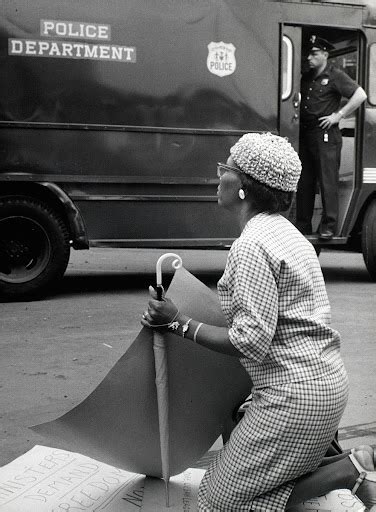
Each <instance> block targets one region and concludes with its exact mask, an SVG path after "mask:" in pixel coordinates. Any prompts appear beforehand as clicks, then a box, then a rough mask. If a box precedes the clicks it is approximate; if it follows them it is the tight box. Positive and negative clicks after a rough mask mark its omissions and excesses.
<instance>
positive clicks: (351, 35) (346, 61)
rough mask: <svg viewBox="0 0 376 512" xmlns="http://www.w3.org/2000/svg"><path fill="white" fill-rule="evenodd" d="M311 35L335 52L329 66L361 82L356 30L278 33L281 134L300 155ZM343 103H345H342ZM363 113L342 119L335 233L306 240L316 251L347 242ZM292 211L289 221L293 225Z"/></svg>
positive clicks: (288, 28)
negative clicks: (302, 85) (304, 75)
mask: <svg viewBox="0 0 376 512" xmlns="http://www.w3.org/2000/svg"><path fill="white" fill-rule="evenodd" d="M311 34H317V35H319V36H320V37H324V38H325V39H327V40H330V41H331V42H332V43H333V45H334V46H335V49H334V50H333V51H332V52H331V53H330V55H329V61H328V62H329V63H332V64H334V65H335V66H336V67H338V68H339V69H342V70H343V71H345V72H346V73H347V74H349V75H350V77H351V78H353V79H354V80H355V81H356V82H358V83H360V84H361V83H362V80H361V69H360V66H361V58H360V50H361V35H360V33H359V32H358V31H355V30H345V29H343V30H342V29H330V28H328V27H322V26H304V25H302V26H294V25H287V24H286V25H284V26H283V30H282V32H281V71H280V84H281V87H280V120H279V121H280V134H281V135H282V136H285V137H288V139H289V140H290V142H291V144H292V145H293V146H294V147H295V149H296V150H297V151H299V117H300V112H299V110H300V101H301V93H300V76H301V73H302V71H304V69H303V68H304V62H305V61H304V59H305V53H306V52H305V51H304V43H305V42H306V41H308V40H309V37H310V35H311ZM344 101H346V100H344ZM361 116H362V109H360V110H358V111H357V112H354V113H353V114H351V115H350V116H349V117H348V118H347V119H342V120H341V122H340V125H339V127H340V129H341V133H342V141H343V143H342V151H341V166H340V171H339V184H338V186H339V212H338V231H337V234H336V236H335V237H334V238H333V239H332V240H330V241H323V240H320V239H319V238H318V236H317V234H313V235H308V236H307V238H309V239H310V240H311V242H312V243H313V244H314V245H315V246H317V248H318V249H319V247H320V246H323V245H325V246H326V245H331V246H335V245H342V246H343V245H344V244H346V243H347V242H348V239H349V235H350V231H351V226H352V222H351V221H352V219H353V210H352V207H353V204H354V202H356V201H357V196H358V187H359V182H360V180H361V178H360V177H361V165H362V164H361V146H360V141H361V132H362V130H361V127H362V125H363V123H362V122H361ZM319 192H320V191H319V188H318V189H317V195H316V200H315V210H314V214H313V219H312V224H313V233H315V232H316V231H317V229H318V226H319V223H320V219H321V213H322V203H321V197H320V193H319ZM294 218H295V211H294V209H293V210H292V212H291V214H290V219H291V220H292V221H294Z"/></svg>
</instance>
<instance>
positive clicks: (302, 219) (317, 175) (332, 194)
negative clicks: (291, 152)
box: [296, 125, 342, 235]
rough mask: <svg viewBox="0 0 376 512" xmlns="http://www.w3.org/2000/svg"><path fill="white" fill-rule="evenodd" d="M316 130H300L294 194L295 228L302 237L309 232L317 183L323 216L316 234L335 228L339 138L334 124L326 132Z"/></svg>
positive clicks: (339, 153) (339, 156)
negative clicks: (298, 163)
mask: <svg viewBox="0 0 376 512" xmlns="http://www.w3.org/2000/svg"><path fill="white" fill-rule="evenodd" d="M327 133H328V142H325V141H324V130H322V129H321V128H319V127H316V128H313V129H301V132H300V143H299V148H300V149H299V156H300V159H301V161H302V167H303V168H302V174H301V177H300V180H299V184H298V191H297V195H296V226H297V228H298V229H299V230H300V231H301V232H302V233H304V234H306V235H309V234H311V233H312V215H313V208H314V204H315V193H316V188H317V183H318V184H319V185H320V191H321V200H322V205H323V213H322V218H321V224H320V228H319V229H320V231H321V232H322V231H326V230H330V231H332V232H333V233H335V232H336V229H337V217H338V175H339V166H340V162H341V148H342V136H341V132H340V130H339V128H338V125H335V126H333V127H332V128H330V129H329V130H328V131H327Z"/></svg>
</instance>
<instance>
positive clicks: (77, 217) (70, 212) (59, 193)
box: [40, 182, 89, 249]
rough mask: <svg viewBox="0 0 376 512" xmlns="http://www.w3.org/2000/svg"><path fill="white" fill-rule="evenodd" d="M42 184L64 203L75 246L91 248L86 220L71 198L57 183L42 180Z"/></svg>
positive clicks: (77, 247) (76, 247)
mask: <svg viewBox="0 0 376 512" xmlns="http://www.w3.org/2000/svg"><path fill="white" fill-rule="evenodd" d="M40 184H41V185H43V186H44V187H46V188H47V189H48V190H49V191H50V192H52V193H53V194H54V195H55V196H56V197H57V198H58V200H59V201H60V202H61V203H62V205H63V208H64V210H65V213H66V215H67V219H68V222H69V227H70V231H71V233H72V246H73V248H74V249H89V240H88V237H87V233H86V228H85V223H84V220H83V218H82V215H81V213H80V212H79V210H78V209H77V207H76V206H75V204H74V203H73V201H72V200H71V198H70V197H69V196H68V195H67V194H66V193H65V192H64V191H63V190H62V189H61V188H60V187H58V186H57V185H56V184H55V183H50V182H41V183H40Z"/></svg>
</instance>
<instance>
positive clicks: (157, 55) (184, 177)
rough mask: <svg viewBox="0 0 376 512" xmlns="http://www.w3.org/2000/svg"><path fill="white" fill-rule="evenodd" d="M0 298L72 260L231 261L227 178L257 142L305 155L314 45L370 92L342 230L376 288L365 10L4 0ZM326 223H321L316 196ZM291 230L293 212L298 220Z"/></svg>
mask: <svg viewBox="0 0 376 512" xmlns="http://www.w3.org/2000/svg"><path fill="white" fill-rule="evenodd" d="M0 5H1V13H0V52H1V73H0V92H1V94H0V293H2V294H3V295H4V296H5V297H8V298H9V297H10V298H13V299H20V298H29V297H33V296H35V295H40V294H42V293H45V291H46V290H47V289H48V288H49V287H51V285H52V284H53V283H54V282H55V281H56V279H58V278H59V277H61V276H62V275H63V273H64V271H65V268H66V266H67V263H68V260H69V254H70V250H71V248H72V247H73V248H75V249H87V248H89V247H94V246H108V247H175V248H177V247H200V248H210V247H212V248H219V247H224V248H225V247H229V245H230V244H231V243H232V241H233V240H234V238H236V237H237V236H238V235H239V232H238V226H237V225H236V223H235V220H234V218H232V217H231V216H230V215H229V214H228V213H226V212H224V211H220V210H219V209H218V206H217V196H216V190H217V185H218V181H217V177H216V163H217V162H219V161H226V159H227V156H228V154H229V149H230V147H231V145H232V144H233V143H234V142H235V141H236V140H237V139H238V138H239V137H240V136H241V135H242V134H243V133H246V132H264V131H270V132H273V133H277V134H280V135H282V136H286V137H288V138H289V140H290V141H291V143H292V144H293V145H294V147H295V148H296V149H297V150H299V105H300V74H301V71H302V67H303V66H304V59H303V55H304V44H305V41H307V40H308V38H309V36H310V34H312V33H314V34H316V35H318V36H320V37H325V38H326V39H328V40H330V42H331V43H332V44H333V45H334V47H335V50H334V51H333V52H332V53H331V56H330V58H331V59H332V60H333V61H335V63H336V65H338V66H339V67H341V68H342V69H344V70H345V71H346V72H347V73H349V74H350V75H351V76H352V77H353V78H354V79H355V80H356V81H357V82H358V83H359V84H360V85H361V86H362V87H363V88H364V89H365V90H366V92H367V94H368V99H367V103H366V104H365V105H364V106H363V107H362V108H360V109H359V110H358V111H357V112H356V113H355V114H354V115H353V116H352V117H351V118H349V119H345V120H343V121H341V125H340V128H341V130H342V133H343V141H344V143H343V154H342V164H341V170H340V185H339V186H340V226H339V231H338V234H337V236H335V237H334V238H333V239H332V240H330V241H328V242H323V241H321V240H319V239H318V238H317V237H316V236H311V237H309V238H310V240H311V242H312V243H313V244H315V245H316V246H317V248H318V249H320V248H321V247H322V246H323V245H325V246H328V245H329V246H331V247H333V248H341V249H348V250H356V251H362V252H363V254H364V258H365V262H366V265H367V268H368V270H369V272H370V276H371V277H372V278H373V279H375V278H376V224H375V223H376V131H375V123H376V108H375V105H376V86H375V83H376V80H375V75H376V11H375V9H374V8H372V5H367V3H366V2H365V1H364V2H363V1H359V2H355V1H353V2H349V1H346V0H343V1H342V2H326V1H322V2H317V1H316V2H309V1H295V2H291V1H281V2H278V1H261V0H253V1H246V0H202V1H200V2H197V1H196V0H158V1H152V0H107V1H106V2H104V1H103V0H80V1H79V2H71V1H70V0H59V1H57V0H52V1H51V0H37V1H36V2H33V3H32V4H31V3H30V2H27V0H1V2H0ZM315 211H316V217H315V222H316V223H318V222H319V216H320V196H319V194H318V195H317V207H316V210H315ZM290 215H291V216H292V221H293V215H294V212H293V210H292V212H291V213H290Z"/></svg>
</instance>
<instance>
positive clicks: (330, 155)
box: [296, 35, 367, 240]
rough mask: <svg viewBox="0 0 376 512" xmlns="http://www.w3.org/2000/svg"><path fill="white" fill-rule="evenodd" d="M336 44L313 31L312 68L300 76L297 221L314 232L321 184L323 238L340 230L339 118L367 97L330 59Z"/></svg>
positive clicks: (304, 228)
mask: <svg viewBox="0 0 376 512" xmlns="http://www.w3.org/2000/svg"><path fill="white" fill-rule="evenodd" d="M333 48H334V47H333V46H332V45H331V44H330V43H329V42H328V41H326V40H325V39H322V38H321V37H317V36H314V35H313V36H311V38H310V44H309V49H308V52H309V53H308V57H307V60H308V66H309V70H308V71H307V72H305V73H303V75H302V79H301V94H302V102H301V115H300V119H301V124H300V144H299V147H300V153H299V156H300V159H301V161H302V166H303V169H302V174H301V178H300V181H299V185H298V191H297V197H296V214H297V216H296V225H297V227H298V229H300V231H301V232H302V233H303V234H305V235H310V234H312V214H313V209H314V202H315V192H316V186H317V183H319V185H320V191H321V199H322V205H323V212H322V218H321V224H320V226H319V237H320V238H321V239H324V240H330V239H331V238H333V236H334V235H335V233H336V229H337V217H338V175H339V166H340V158H341V147H342V136H341V132H340V130H339V127H338V123H339V121H340V120H341V119H342V118H343V117H346V116H348V115H349V114H350V113H351V112H353V111H354V110H356V109H357V108H358V107H359V106H360V105H361V104H362V103H363V102H364V101H365V99H366V98H367V96H366V93H365V92H364V90H363V89H362V88H361V87H360V86H359V85H358V84H357V83H356V82H354V80H352V79H351V78H350V77H349V76H348V75H347V74H346V73H344V72H343V71H341V70H339V69H337V68H335V67H334V66H333V65H332V64H328V56H329V52H330V51H331V50H332V49H333ZM343 97H344V98H348V102H347V103H346V104H345V105H344V106H343V107H341V108H340V104H341V100H342V98H343Z"/></svg>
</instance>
